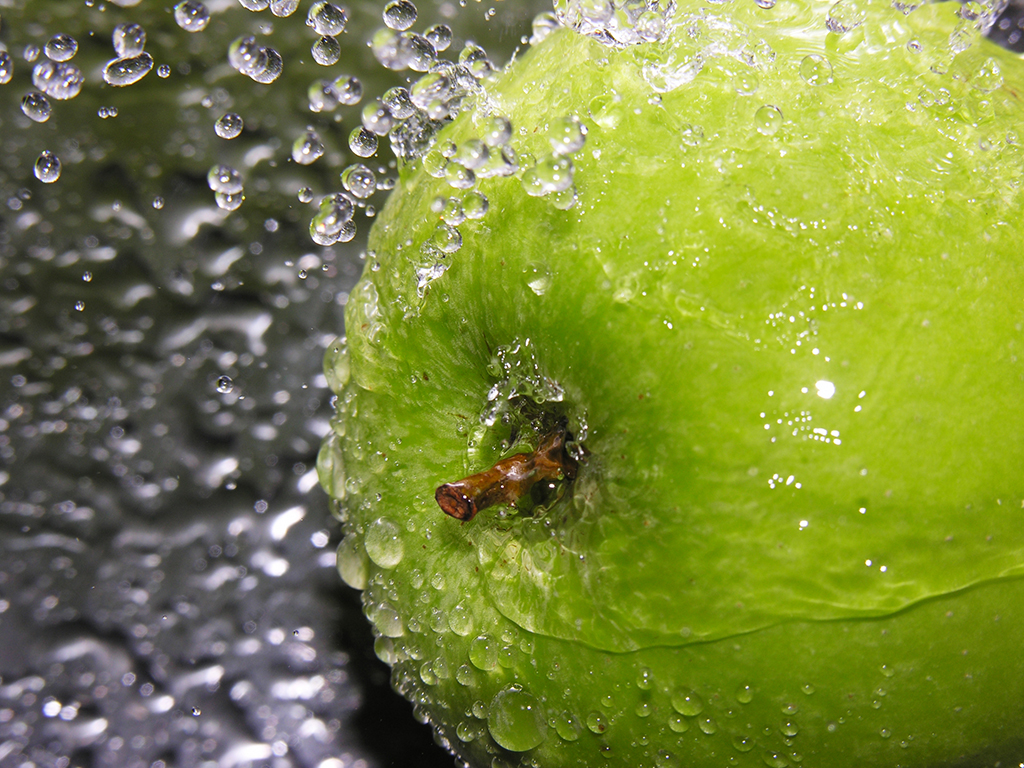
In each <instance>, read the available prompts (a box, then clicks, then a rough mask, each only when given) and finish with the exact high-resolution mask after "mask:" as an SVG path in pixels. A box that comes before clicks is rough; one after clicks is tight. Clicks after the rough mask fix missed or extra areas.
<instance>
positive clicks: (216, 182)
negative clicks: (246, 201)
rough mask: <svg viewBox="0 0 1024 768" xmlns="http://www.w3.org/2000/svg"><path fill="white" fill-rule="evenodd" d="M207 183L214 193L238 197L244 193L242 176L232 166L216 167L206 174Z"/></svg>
mask: <svg viewBox="0 0 1024 768" xmlns="http://www.w3.org/2000/svg"><path fill="white" fill-rule="evenodd" d="M206 183H207V184H209V185H210V189H212V190H213V191H214V192H220V193H221V194H224V195H237V194H239V193H240V192H241V191H242V174H240V173H239V172H238V171H237V170H235V169H234V168H232V167H231V166H230V165H215V166H213V167H212V168H210V171H209V173H207V174H206Z"/></svg>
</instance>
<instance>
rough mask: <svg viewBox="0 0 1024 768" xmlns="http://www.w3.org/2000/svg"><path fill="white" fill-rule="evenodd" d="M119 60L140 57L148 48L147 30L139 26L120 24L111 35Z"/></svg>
mask: <svg viewBox="0 0 1024 768" xmlns="http://www.w3.org/2000/svg"><path fill="white" fill-rule="evenodd" d="M111 42H112V43H113V44H114V53H116V54H117V58H119V59H126V58H130V57H132V56H138V55H139V54H140V53H142V50H143V49H144V48H145V47H146V30H145V29H143V28H142V26H141V25H139V24H130V23H125V24H118V25H117V26H116V27H114V32H113V34H112V35H111Z"/></svg>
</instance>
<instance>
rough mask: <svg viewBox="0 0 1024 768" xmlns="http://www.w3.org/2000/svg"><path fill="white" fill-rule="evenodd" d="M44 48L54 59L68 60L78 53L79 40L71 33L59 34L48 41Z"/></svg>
mask: <svg viewBox="0 0 1024 768" xmlns="http://www.w3.org/2000/svg"><path fill="white" fill-rule="evenodd" d="M44 50H45V51H46V55H47V57H48V58H49V59H51V60H52V61H68V60H69V59H71V58H73V57H74V55H75V54H76V53H78V41H77V40H75V38H73V37H71V35H65V34H63V33H61V34H57V35H54V36H53V37H51V38H50V39H49V40H47V41H46V46H45V47H44Z"/></svg>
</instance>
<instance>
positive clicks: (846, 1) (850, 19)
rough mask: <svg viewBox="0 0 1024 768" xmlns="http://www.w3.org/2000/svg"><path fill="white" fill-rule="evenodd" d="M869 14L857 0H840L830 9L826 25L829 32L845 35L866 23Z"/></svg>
mask: <svg viewBox="0 0 1024 768" xmlns="http://www.w3.org/2000/svg"><path fill="white" fill-rule="evenodd" d="M866 18H867V15H866V14H865V12H864V9H863V8H861V7H860V5H859V3H858V2H857V0H839V2H838V3H836V4H835V5H833V6H832V7H831V8H829V9H828V17H827V18H826V19H825V26H826V27H828V31H829V32H833V33H835V34H837V35H845V34H846V33H847V32H851V31H852V30H854V29H856V28H857V27H859V26H860V25H861V24H863V23H864V20H865V19H866Z"/></svg>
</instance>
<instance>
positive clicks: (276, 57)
mask: <svg viewBox="0 0 1024 768" xmlns="http://www.w3.org/2000/svg"><path fill="white" fill-rule="evenodd" d="M263 53H264V55H265V56H266V60H265V61H264V63H263V66H262V67H259V68H257V69H256V70H255V71H254V72H251V73H249V77H251V78H252V79H253V80H255V81H256V82H257V83H263V84H264V85H268V84H270V83H272V82H274V81H275V80H277V78H279V77H280V76H281V72H283V71H284V59H282V58H281V54H280V53H278V52H277V51H276V50H274V49H273V48H270V47H267V48H264V49H263ZM261 59H262V57H261Z"/></svg>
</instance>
